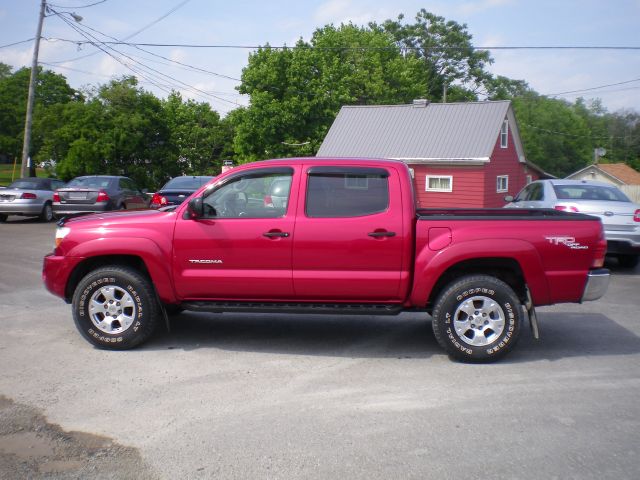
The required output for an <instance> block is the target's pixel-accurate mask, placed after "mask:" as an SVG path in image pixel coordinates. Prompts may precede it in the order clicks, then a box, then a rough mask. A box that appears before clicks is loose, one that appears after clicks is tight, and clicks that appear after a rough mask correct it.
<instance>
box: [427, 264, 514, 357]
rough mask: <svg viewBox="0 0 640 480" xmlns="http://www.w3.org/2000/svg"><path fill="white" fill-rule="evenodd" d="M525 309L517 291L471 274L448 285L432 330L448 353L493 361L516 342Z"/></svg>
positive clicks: (435, 315) (434, 314)
mask: <svg viewBox="0 0 640 480" xmlns="http://www.w3.org/2000/svg"><path fill="white" fill-rule="evenodd" d="M522 322H523V311H522V306H521V303H520V301H519V300H518V297H517V296H516V294H515V293H514V291H513V290H512V289H511V287H509V285H507V284H506V283H504V282H503V281H502V280H499V279H497V278H495V277H491V276H488V275H470V276H467V277H462V278H460V279H458V280H456V281H454V282H452V283H451V284H449V285H448V286H447V287H446V288H445V289H444V290H443V291H442V293H441V294H440V295H439V296H438V298H437V300H436V302H435V307H434V309H433V324H432V325H433V333H434V335H435V337H436V340H437V341H438V343H439V344H440V346H442V347H443V348H444V349H445V350H446V351H447V353H448V354H449V355H451V356H452V357H454V358H456V359H459V360H463V361H468V362H491V361H495V360H497V359H499V358H501V357H503V356H504V355H506V354H507V353H508V352H509V351H510V350H511V349H512V348H513V347H514V345H515V343H516V341H517V339H518V336H519V334H520V327H521V325H522Z"/></svg>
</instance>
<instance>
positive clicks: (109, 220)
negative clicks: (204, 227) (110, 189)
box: [59, 209, 173, 227]
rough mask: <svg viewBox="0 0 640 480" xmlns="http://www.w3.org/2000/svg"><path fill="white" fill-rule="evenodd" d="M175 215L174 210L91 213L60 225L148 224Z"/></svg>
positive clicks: (66, 219) (63, 220)
mask: <svg viewBox="0 0 640 480" xmlns="http://www.w3.org/2000/svg"><path fill="white" fill-rule="evenodd" d="M170 213H173V210H169V211H167V210H165V209H160V210H118V211H115V212H105V213H90V214H88V215H81V216H78V217H67V218H64V219H62V220H61V221H60V223H59V225H60V226H62V225H65V226H69V227H71V226H82V227H91V226H98V225H102V226H104V225H113V224H127V225H129V224H132V223H148V222H149V221H154V219H158V220H159V219H160V218H162V217H165V216H167V214H170ZM154 217H155V218H154Z"/></svg>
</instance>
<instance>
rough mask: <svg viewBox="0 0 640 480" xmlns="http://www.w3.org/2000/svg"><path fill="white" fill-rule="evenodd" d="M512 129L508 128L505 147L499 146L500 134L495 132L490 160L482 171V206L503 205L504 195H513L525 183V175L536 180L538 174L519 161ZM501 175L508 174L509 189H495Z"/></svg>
mask: <svg viewBox="0 0 640 480" xmlns="http://www.w3.org/2000/svg"><path fill="white" fill-rule="evenodd" d="M511 132H512V130H511V128H509V145H508V147H507V148H501V147H500V134H499V132H498V133H497V138H496V144H495V146H494V147H493V153H492V154H491V161H490V162H489V164H487V165H486V166H485V172H484V182H485V183H484V197H483V199H482V206H483V207H485V208H499V207H503V206H504V205H505V204H506V202H505V201H504V197H505V195H513V196H515V195H516V194H517V193H518V192H519V191H520V190H522V188H523V187H524V186H525V185H526V184H527V175H531V179H532V180H537V179H538V177H539V174H538V173H537V172H536V171H535V170H532V169H531V168H529V167H528V166H527V165H526V164H524V163H520V162H519V160H518V153H517V152H516V148H515V143H514V141H513V136H512V133H511ZM502 175H508V176H509V189H508V190H507V191H506V192H500V193H498V192H497V191H496V187H497V178H498V177H499V176H502Z"/></svg>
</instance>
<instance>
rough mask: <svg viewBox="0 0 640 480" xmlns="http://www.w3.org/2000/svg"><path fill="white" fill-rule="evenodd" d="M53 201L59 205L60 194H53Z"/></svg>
mask: <svg viewBox="0 0 640 480" xmlns="http://www.w3.org/2000/svg"><path fill="white" fill-rule="evenodd" d="M53 201H54V202H58V203H60V194H59V193H58V192H53Z"/></svg>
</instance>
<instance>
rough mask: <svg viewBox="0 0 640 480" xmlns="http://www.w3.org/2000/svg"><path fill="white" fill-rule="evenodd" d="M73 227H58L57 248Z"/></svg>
mask: <svg viewBox="0 0 640 480" xmlns="http://www.w3.org/2000/svg"><path fill="white" fill-rule="evenodd" d="M70 231H71V229H70V228H69V227H58V228H56V248H58V247H59V246H60V244H61V243H62V239H63V238H64V237H66V236H67V235H69V232H70Z"/></svg>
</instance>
